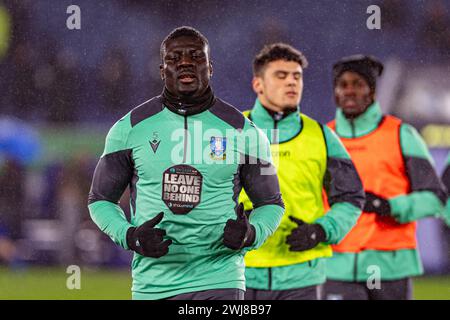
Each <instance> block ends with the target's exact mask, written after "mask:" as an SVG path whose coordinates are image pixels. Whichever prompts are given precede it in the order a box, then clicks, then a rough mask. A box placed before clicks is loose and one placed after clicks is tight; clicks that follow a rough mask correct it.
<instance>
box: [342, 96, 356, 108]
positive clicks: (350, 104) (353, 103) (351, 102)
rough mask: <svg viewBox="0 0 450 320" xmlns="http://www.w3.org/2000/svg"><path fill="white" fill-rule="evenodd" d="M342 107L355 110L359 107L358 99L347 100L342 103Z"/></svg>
mask: <svg viewBox="0 0 450 320" xmlns="http://www.w3.org/2000/svg"><path fill="white" fill-rule="evenodd" d="M342 105H343V106H344V107H346V108H354V107H356V106H357V103H356V99H354V98H346V99H344V101H342Z"/></svg>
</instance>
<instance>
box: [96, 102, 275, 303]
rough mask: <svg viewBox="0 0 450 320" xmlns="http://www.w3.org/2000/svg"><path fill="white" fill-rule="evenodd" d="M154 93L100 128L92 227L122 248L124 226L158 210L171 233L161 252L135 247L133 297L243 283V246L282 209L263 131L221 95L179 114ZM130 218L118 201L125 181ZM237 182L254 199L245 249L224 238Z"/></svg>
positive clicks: (263, 232)
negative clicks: (269, 171)
mask: <svg viewBox="0 0 450 320" xmlns="http://www.w3.org/2000/svg"><path fill="white" fill-rule="evenodd" d="M186 111H187V110H186V109H182V108H180V109H173V108H171V107H170V106H165V105H164V104H163V102H162V99H161V97H160V96H158V97H155V98H153V99H151V100H149V101H147V102H145V103H144V104H142V105H140V106H138V107H137V108H135V109H133V110H132V111H131V112H129V113H128V114H127V115H125V116H124V117H123V118H122V119H120V120H119V121H118V122H116V124H114V126H113V127H112V128H111V130H110V131H109V133H108V135H107V137H106V144H105V150H104V152H103V155H102V156H101V158H100V160H99V162H98V164H97V167H96V169H95V173H94V178H93V181H92V187H91V191H90V194H89V210H90V214H91V217H92V219H93V220H94V222H95V223H96V224H97V225H98V226H99V228H100V229H101V230H102V231H104V232H105V233H106V234H108V235H109V236H110V237H111V238H112V240H113V241H114V242H116V243H117V244H119V245H120V246H122V247H123V248H125V249H128V246H127V241H126V233H127V230H128V229H129V228H130V227H133V226H139V225H141V224H143V223H144V222H146V221H148V220H150V219H152V218H154V217H155V216H156V215H157V214H158V213H159V212H164V217H163V220H162V221H161V222H160V223H159V224H158V225H157V226H156V227H157V228H160V229H163V230H165V231H166V236H165V239H170V240H172V244H171V245H170V246H169V252H168V254H166V255H164V256H162V257H160V258H151V257H145V256H142V255H139V254H137V253H135V254H134V258H133V262H132V277H133V287H132V293H133V299H162V298H166V297H170V296H174V295H178V294H182V293H187V292H194V291H201V290H210V289H226V288H238V289H242V290H245V277H244V269H245V266H244V258H243V257H244V254H245V252H246V251H247V250H249V249H254V248H257V247H259V246H261V245H262V243H263V242H264V241H265V239H266V238H267V237H268V236H269V235H270V234H272V233H273V232H274V230H275V229H276V227H277V226H278V224H279V223H280V219H281V217H282V215H283V212H284V205H283V202H282V199H281V194H280V191H279V185H278V179H277V176H276V174H263V172H264V169H270V168H271V167H272V165H271V156H270V152H269V148H270V145H269V142H268V140H267V138H266V137H265V136H264V135H263V134H262V133H261V132H260V130H259V129H257V128H256V127H255V126H254V125H253V123H251V122H250V121H249V120H248V119H246V118H245V117H244V116H243V115H242V114H241V113H240V112H239V111H238V110H237V109H235V108H234V107H232V106H230V105H228V104H226V103H225V102H223V101H221V100H220V99H218V98H217V99H216V101H215V103H214V104H213V105H212V106H208V108H205V109H202V110H198V111H197V112H195V113H192V114H186ZM128 186H129V187H130V194H131V197H130V198H131V200H130V205H131V212H132V213H131V221H127V219H126V218H125V216H124V213H123V211H122V210H121V209H120V207H119V206H118V201H119V199H120V197H121V195H122V193H123V192H124V190H125V189H126V188H127V187H128ZM242 188H244V189H245V190H246V192H247V193H248V194H249V196H250V197H251V198H252V199H253V201H255V202H256V203H257V205H256V209H255V214H254V215H253V216H252V217H251V219H250V223H251V224H252V225H253V226H254V227H255V231H256V239H255V242H254V244H253V246H251V247H250V248H246V249H245V250H231V249H229V248H227V247H226V246H224V245H223V232H224V227H225V224H226V222H227V220H228V219H236V212H235V208H236V206H237V197H238V195H239V193H240V191H241V189H242Z"/></svg>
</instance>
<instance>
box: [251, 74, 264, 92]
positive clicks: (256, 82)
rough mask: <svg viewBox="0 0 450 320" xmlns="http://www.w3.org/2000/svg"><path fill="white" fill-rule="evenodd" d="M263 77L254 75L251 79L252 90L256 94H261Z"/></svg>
mask: <svg viewBox="0 0 450 320" xmlns="http://www.w3.org/2000/svg"><path fill="white" fill-rule="evenodd" d="M262 82H263V79H262V78H261V77H257V76H254V77H253V80H252V87H253V91H255V93H256V94H263V83H262Z"/></svg>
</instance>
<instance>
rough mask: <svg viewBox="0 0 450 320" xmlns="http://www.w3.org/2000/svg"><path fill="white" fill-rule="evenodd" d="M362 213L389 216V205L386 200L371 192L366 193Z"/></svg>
mask: <svg viewBox="0 0 450 320" xmlns="http://www.w3.org/2000/svg"><path fill="white" fill-rule="evenodd" d="M363 211H364V212H374V213H376V214H379V215H381V216H388V215H390V214H391V205H390V204H389V201H388V200H387V199H385V198H382V197H379V196H377V195H376V194H373V193H372V192H366V204H365V206H364V209H363Z"/></svg>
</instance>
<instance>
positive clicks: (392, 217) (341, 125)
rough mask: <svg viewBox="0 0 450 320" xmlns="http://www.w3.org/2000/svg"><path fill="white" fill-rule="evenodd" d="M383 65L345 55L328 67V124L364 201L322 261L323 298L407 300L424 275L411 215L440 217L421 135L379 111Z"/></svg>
mask: <svg viewBox="0 0 450 320" xmlns="http://www.w3.org/2000/svg"><path fill="white" fill-rule="evenodd" d="M382 72H383V65H382V64H381V63H380V62H379V61H378V60H377V59H375V58H373V57H369V56H362V55H356V56H351V57H346V58H343V59H341V60H340V61H339V62H337V63H336V64H335V65H334V67H333V75H334V95H335V102H336V105H337V107H338V108H337V113H336V119H335V120H334V121H332V122H331V123H329V124H328V125H329V127H331V128H332V129H333V130H335V131H336V133H337V135H338V136H339V138H340V139H341V141H342V142H343V144H344V146H345V147H346V148H347V151H348V152H349V154H350V156H351V158H352V160H353V162H354V164H355V167H356V169H357V171H358V173H359V175H360V177H361V180H362V182H363V186H364V190H365V192H366V205H365V207H364V209H363V213H362V214H361V216H360V218H359V220H358V222H357V224H356V226H355V227H354V228H353V229H352V230H351V231H350V233H348V234H347V236H346V237H345V238H344V239H343V240H342V241H341V242H340V243H339V244H338V245H335V246H333V252H334V253H333V257H332V258H331V259H328V261H327V278H328V281H327V284H326V286H325V297H326V298H327V299H363V300H381V299H411V298H412V284H411V277H413V276H418V275H421V274H422V273H423V268H422V264H421V261H420V257H419V253H418V250H417V240H416V222H415V221H416V220H418V219H420V218H423V217H426V216H433V215H439V214H440V213H441V212H442V208H443V203H444V201H445V200H446V191H445V187H444V186H443V185H442V183H441V182H440V180H439V178H438V176H437V174H436V172H435V169H434V166H433V162H432V159H431V156H430V154H429V152H428V150H427V147H426V146H425V143H424V142H423V140H422V138H421V137H420V135H419V134H418V133H417V131H416V130H415V129H414V128H413V127H412V126H410V125H408V124H406V123H403V122H402V121H401V120H400V119H398V118H396V117H393V116H389V115H384V114H383V113H382V112H381V108H380V106H379V104H378V102H377V101H376V98H375V89H376V78H377V77H378V76H380V75H381V73H382Z"/></svg>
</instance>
